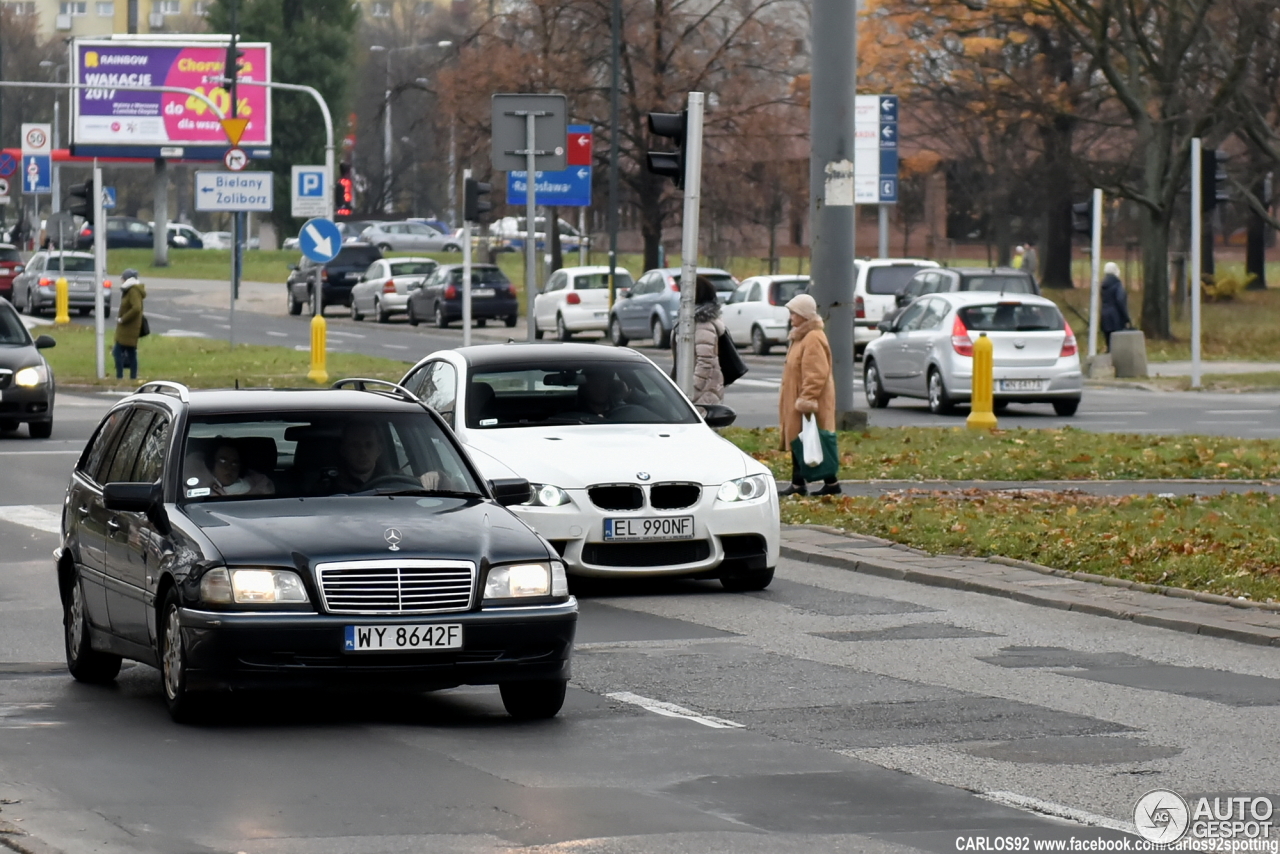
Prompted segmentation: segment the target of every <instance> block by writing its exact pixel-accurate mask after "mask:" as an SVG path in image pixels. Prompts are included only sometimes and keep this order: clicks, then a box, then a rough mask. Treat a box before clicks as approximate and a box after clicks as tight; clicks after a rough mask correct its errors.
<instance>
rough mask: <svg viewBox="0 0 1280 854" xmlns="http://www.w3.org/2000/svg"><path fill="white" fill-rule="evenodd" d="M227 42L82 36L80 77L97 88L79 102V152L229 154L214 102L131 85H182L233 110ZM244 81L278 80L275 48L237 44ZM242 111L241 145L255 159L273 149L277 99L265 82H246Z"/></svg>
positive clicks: (77, 49) (75, 127)
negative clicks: (225, 81)
mask: <svg viewBox="0 0 1280 854" xmlns="http://www.w3.org/2000/svg"><path fill="white" fill-rule="evenodd" d="M226 44H227V43H226V42H225V41H221V42H220V41H217V40H203V39H199V38H198V37H197V38H196V39H193V40H191V41H187V42H175V41H148V40H147V39H145V38H139V39H131V40H123V39H109V40H108V39H103V40H92V39H84V40H79V39H78V40H76V42H75V46H74V48H73V50H72V79H73V80H75V81H76V82H78V83H81V84H83V85H85V86H88V87H90V88H87V89H80V90H77V91H76V93H75V97H74V99H73V101H72V114H71V127H72V149H73V151H74V153H75V154H76V155H78V156H125V157H175V158H184V159H211V160H220V159H222V154H223V152H224V151H225V150H226V149H227V147H228V145H229V143H228V142H227V137H226V134H225V133H224V132H223V130H222V127H221V125H220V124H219V123H218V117H217V115H216V114H215V113H214V112H213V110H211V109H209V105H208V104H206V103H204V101H202V100H200V99H199V98H196V97H194V96H191V95H183V94H181V93H177V92H138V91H131V90H130V89H129V88H128V87H131V86H181V87H183V88H186V89H193V90H195V91H197V92H201V93H203V94H205V95H206V96H208V98H209V100H211V101H212V102H213V103H214V104H216V105H217V107H218V109H220V110H222V111H223V113H224V114H225V115H228V116H229V115H230V114H231V95H230V93H229V92H228V91H227V90H226V89H225V88H224V86H223V79H222V78H223V69H224V66H225V65H226V56H227V48H226ZM237 46H238V47H239V49H240V50H242V51H243V53H244V55H243V56H242V57H241V59H240V74H239V77H240V80H241V81H246V80H255V81H264V82H270V80H271V45H270V44H268V43H265V42H242V43H240V44H238V45H237ZM236 115H237V116H238V117H240V118H244V119H248V120H249V124H248V127H247V128H246V129H245V133H244V136H243V138H242V139H241V141H240V146H241V147H242V148H244V149H245V150H246V151H248V152H249V155H250V156H251V157H266V156H269V154H270V147H271V97H270V94H269V90H268V89H267V88H266V87H265V86H240V87H238V91H237V105H236Z"/></svg>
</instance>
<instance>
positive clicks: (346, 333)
mask: <svg viewBox="0 0 1280 854" xmlns="http://www.w3.org/2000/svg"><path fill="white" fill-rule="evenodd" d="M227 287H228V286H227V285H226V284H225V283H213V282H207V283H202V282H191V281H183V280H153V281H151V282H149V283H148V285H147V288H148V296H147V309H146V310H147V315H148V317H149V318H150V319H151V323H152V324H153V327H152V328H153V330H154V331H155V332H156V333H157V334H160V335H187V336H202V337H212V338H223V339H225V338H227V337H228V336H229V335H230V334H231V326H232V323H231V317H230V310H229V308H228V307H227V299H226V296H227ZM284 305H285V299H284V285H283V284H278V285H276V284H268V283H246V284H245V286H244V290H242V299H241V300H240V301H239V303H238V307H237V311H236V312H235V324H234V325H235V339H236V341H238V342H241V343H252V344H274V345H280V346H286V347H287V346H292V347H295V348H298V349H300V350H306V349H308V348H309V347H310V342H311V331H310V317H309V316H308V315H305V314H304V315H302V316H300V317H290V316H289V315H288V314H286V313H285V307H284ZM327 317H328V329H329V347H330V349H331V350H332V351H335V352H355V353H366V354H371V355H376V356H383V357H386V358H391V359H401V360H404V361H405V362H414V361H417V360H418V359H420V358H422V357H423V356H425V355H427V354H429V353H431V352H434V351H435V350H438V349H442V348H448V347H457V346H459V345H460V344H461V342H462V331H461V330H460V329H458V328H457V324H455V325H454V326H453V327H452V328H450V329H446V330H439V329H435V328H433V327H430V326H426V325H423V326H418V327H416V328H414V327H411V326H409V325H408V323H407V322H405V321H404V320H403V319H401V318H396V319H395V320H393V322H392V323H389V324H385V325H383V324H378V323H376V322H374V321H372V320H370V319H366V320H364V321H362V322H359V323H357V322H355V321H352V320H351V319H350V318H348V317H347V316H346V315H345V313H344V312H341V311H340V310H338V309H330V311H329V314H328V315H327ZM76 322H80V323H87V322H91V318H90V319H77V321H76ZM526 337H527V335H526V332H525V325H524V320H523V318H522V319H521V321H520V324H519V325H518V326H517V327H515V328H514V329H506V328H505V327H502V326H501V325H498V326H497V327H496V328H495V326H494V325H493V324H490V325H489V326H487V327H486V328H484V329H476V330H474V338H473V343H486V342H502V341H506V340H508V339H514V340H516V341H524V340H526ZM584 338H587V339H589V338H590V336H584ZM601 343H602V344H603V343H604V342H603V340H602V341H601ZM606 346H607V345H606ZM635 346H636V347H637V348H638V349H639V350H640V351H641V352H644V353H646V354H647V355H650V356H651V357H653V358H654V359H655V361H657V362H658V363H659V364H661V365H662V366H664V367H668V366H669V365H670V357H669V354H668V353H666V352H659V351H657V350H654V349H653V348H652V347H651V346H650V345H649V342H647V341H637V342H635ZM140 358H141V359H142V362H143V364H142V368H143V373H144V374H146V373H147V370H148V366H147V364H146V347H145V344H144V346H143V348H142V350H141V352H140ZM783 358H784V353H783V351H781V350H778V351H775V354H771V355H769V356H763V357H760V356H751V355H748V356H746V360H747V362H748V364H749V365H750V368H751V370H750V372H749V373H748V374H747V376H745V377H743V378H742V379H741V380H739V381H738V382H737V383H735V384H734V385H733V386H731V387H730V388H729V389H728V392H727V394H726V396H725V402H726V403H728V404H729V405H730V406H732V407H734V409H736V410H737V412H738V421H737V424H738V425H740V426H745V427H762V426H771V425H774V424H776V423H777V408H778V387H779V385H780V381H781V376H782V362H783ZM109 361H110V356H109V354H108V362H109ZM1206 371H1209V368H1206ZM856 374H857V380H856V382H855V401H854V405H855V408H857V409H862V410H865V409H866V400H865V398H864V397H863V391H862V381H861V364H860V363H859V364H858V365H857V366H856ZM966 414H967V410H966V409H960V410H958V411H957V414H955V415H949V416H936V415H933V414H931V413H930V412H929V410H928V407H927V405H926V403H925V401H923V400H907V399H903V398H896V399H894V400H892V401H890V404H889V406H888V408H887V409H882V410H871V411H870V413H869V423H870V424H871V425H872V426H877V427H896V426H939V425H944V426H962V425H963V424H964V418H965V415H966ZM999 422H1000V426H1001V427H1005V428H1018V427H1023V428H1028V429H1030V428H1046V427H1062V426H1072V427H1076V428H1079V429H1082V430H1091V431H1095V432H1107V433H1111V432H1124V433H1153V434H1167V433H1203V434H1212V435H1226V436H1239V437H1241V438H1278V437H1280V394H1275V393H1253V394H1224V393H1187V392H1160V391H1146V390H1143V389H1141V388H1088V389H1086V392H1085V395H1084V400H1083V403H1082V405H1081V407H1080V410H1079V411H1078V412H1077V413H1076V415H1075V416H1074V417H1071V418H1060V417H1058V416H1057V415H1055V414H1054V412H1053V409H1052V407H1050V406H1049V405H1047V404H1046V405H1037V406H1028V405H1013V406H1011V407H1010V408H1009V409H1008V410H1007V412H1005V413H1004V414H1002V415H1000V416H999Z"/></svg>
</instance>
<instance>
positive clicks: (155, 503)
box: [102, 481, 170, 534]
mask: <svg viewBox="0 0 1280 854" xmlns="http://www.w3.org/2000/svg"><path fill="white" fill-rule="evenodd" d="M102 503H103V506H105V507H106V508H107V509H108V510H119V511H122V512H125V513H145V514H147V518H148V519H150V520H151V524H153V525H155V526H156V530H158V531H159V532H160V533H161V534H168V533H169V531H170V526H169V517H168V515H167V514H166V513H165V512H164V488H163V487H162V486H161V485H160V481H156V482H155V483H108V484H107V485H106V486H104V487H102Z"/></svg>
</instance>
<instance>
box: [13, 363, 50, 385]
mask: <svg viewBox="0 0 1280 854" xmlns="http://www.w3.org/2000/svg"><path fill="white" fill-rule="evenodd" d="M48 381H49V368H48V366H47V365H33V366H32V367H30V368H23V369H22V370H20V371H18V372H17V373H16V374H14V375H13V382H14V385H19V386H22V387H23V388H35V387H36V386H38V385H44V384H45V383H47V382H48Z"/></svg>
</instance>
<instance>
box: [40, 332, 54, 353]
mask: <svg viewBox="0 0 1280 854" xmlns="http://www.w3.org/2000/svg"><path fill="white" fill-rule="evenodd" d="M56 346H58V342H57V341H54V340H53V339H52V338H50V337H49V336H48V335H41V336H40V337H39V338H37V339H36V349H37V350H47V349H49V348H50V347H56Z"/></svg>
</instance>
